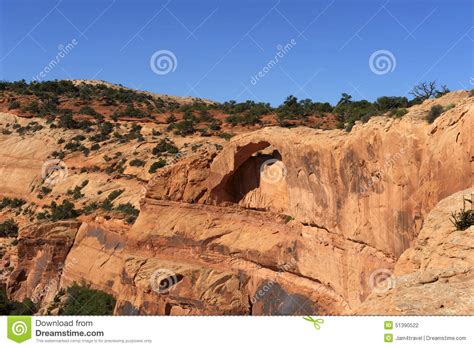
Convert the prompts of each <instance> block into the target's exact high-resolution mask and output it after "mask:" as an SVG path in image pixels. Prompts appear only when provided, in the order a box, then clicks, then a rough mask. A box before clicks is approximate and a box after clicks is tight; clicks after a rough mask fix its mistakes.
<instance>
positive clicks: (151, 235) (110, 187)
mask: <svg viewBox="0 0 474 348" xmlns="http://www.w3.org/2000/svg"><path fill="white" fill-rule="evenodd" d="M463 93H464V94H462V93H457V94H452V95H448V96H445V97H443V98H444V99H443V98H440V99H439V100H437V102H438V103H445V104H446V103H448V102H451V100H452V98H454V97H456V98H457V99H456V106H455V107H454V108H452V109H450V110H448V111H446V112H444V113H443V115H442V116H441V117H440V118H438V119H437V120H436V121H435V122H434V123H433V124H427V123H426V121H424V120H422V119H421V116H422V115H424V114H425V113H426V109H427V108H429V106H430V103H431V101H428V102H426V103H425V104H426V105H424V106H423V105H421V106H417V107H414V108H413V110H410V112H409V113H408V114H407V115H406V117H404V118H402V119H393V118H387V117H375V118H372V119H371V120H370V121H369V122H368V123H366V124H356V125H355V126H354V128H353V130H352V131H351V132H350V133H349V134H348V133H346V132H344V131H339V130H333V131H321V130H315V129H310V128H304V127H299V128H293V129H286V128H279V127H268V128H263V129H261V130H258V131H255V132H250V133H244V134H241V135H238V136H236V137H234V138H232V140H231V141H230V142H228V143H226V144H225V145H224V147H223V148H222V151H220V146H221V145H219V144H217V145H219V146H216V144H204V143H203V144H204V145H202V144H200V145H202V147H201V148H200V149H199V150H197V151H193V153H187V154H185V155H183V156H182V157H180V158H178V157H176V158H173V159H172V160H173V162H172V163H171V162H170V163H169V164H168V165H167V166H166V167H164V168H162V169H159V170H158V171H157V172H156V174H153V175H151V174H149V173H148V174H143V170H142V172H141V174H140V175H139V176H138V177H137V178H136V179H133V180H132V179H130V178H128V177H124V176H120V178H118V179H117V181H115V180H114V179H113V178H112V177H108V176H106V175H105V174H104V173H103V172H101V171H97V172H96V171H93V172H91V173H87V174H85V173H83V172H82V171H81V170H76V171H75V172H73V170H71V175H70V176H69V177H68V178H67V180H66V181H65V182H63V183H61V184H60V185H58V186H55V187H54V189H53V192H52V194H60V193H62V194H65V192H67V188H70V187H73V186H77V185H79V184H80V183H81V182H83V180H84V179H86V178H87V179H88V180H89V181H90V184H89V185H88V186H86V187H85V188H84V190H83V194H84V195H85V197H84V198H81V199H83V201H84V202H82V201H81V203H85V202H86V200H87V199H88V198H91V197H94V198H97V197H100V198H101V199H105V198H106V197H108V194H109V193H110V192H113V191H114V190H116V189H117V188H118V187H125V188H126V190H125V192H124V193H123V195H120V196H119V197H118V198H117V202H118V203H122V202H123V203H125V202H133V203H135V204H136V205H137V206H138V204H139V208H140V214H139V216H138V219H137V220H136V221H135V222H134V223H133V225H128V224H126V223H125V222H124V221H122V220H120V219H118V218H117V217H116V216H109V214H108V213H107V214H92V215H90V216H81V217H80V218H79V220H77V221H76V220H74V221H63V222H56V223H44V222H39V223H35V224H31V225H28V226H27V227H25V228H23V229H22V230H21V232H20V237H19V242H18V247H17V248H16V249H15V250H17V254H18V255H16V254H15V251H12V250H11V249H12V247H10V246H9V251H8V253H9V255H7V256H8V257H7V256H5V257H3V258H2V262H4V264H5V265H6V264H8V265H9V267H13V271H12V272H11V273H10V274H9V276H8V292H9V295H10V297H12V298H14V299H18V300H21V299H23V298H25V297H32V298H35V299H36V300H37V302H39V303H40V304H41V308H42V309H41V311H42V313H44V312H45V310H46V308H47V307H48V303H49V302H51V300H52V298H53V297H54V295H55V294H56V293H57V291H58V289H59V288H67V287H68V286H69V285H71V284H72V283H73V282H78V283H80V282H85V283H86V284H89V285H90V286H91V287H93V288H96V289H100V290H103V291H105V292H107V293H110V294H113V296H114V297H115V298H116V299H117V304H116V308H115V314H125V315H132V314H163V315H181V314H254V315H262V314H314V313H320V314H343V313H344V314H349V313H354V311H356V312H357V313H364V314H365V313H369V314H389V313H399V314H400V313H401V314H437V313H440V314H463V313H470V314H472V311H473V308H472V285H473V284H472V264H473V258H472V256H473V249H472V238H473V237H472V227H471V229H469V230H466V231H464V232H459V231H452V226H451V224H450V222H449V214H450V212H451V211H452V210H455V209H458V208H459V204H461V203H460V202H461V201H460V197H461V196H462V195H466V194H467V193H469V192H470V191H463V190H465V189H468V188H472V174H473V173H472V147H471V142H472V140H471V138H472V128H473V127H472V125H473V116H474V115H473V113H474V110H473V100H474V98H472V97H471V98H468V97H467V94H466V93H465V92H463ZM453 96H454V97H453ZM450 98H451V99H450ZM58 136H59V135H58ZM41 139H42V141H43V143H41V144H46V143H47V141H46V138H44V137H43V138H41ZM16 141H19V142H25V141H26V139H21V140H18V139H17V140H16ZM180 141H182V142H183V143H184V141H185V140H183V139H181V140H180ZM155 143H156V141H155ZM155 143H152V142H150V143H146V142H145V143H144V144H143V146H142V148H146V149H147V150H146V151H148V152H150V151H151V149H152V147H153V146H154V144H155ZM38 144H39V143H38ZM7 145H8V151H7V150H4V151H3V152H2V151H0V159H3V160H8V161H9V163H10V165H8V166H7V165H1V166H0V173H2V174H3V178H5V180H3V181H2V183H1V184H0V188H2V189H3V190H4V191H5V192H10V191H12V192H13V191H14V192H20V193H21V196H22V197H28V196H29V192H31V190H32V189H33V188H35V189H37V188H38V187H39V186H38V185H39V181H40V178H38V176H39V171H40V167H41V163H42V161H44V160H45V156H46V152H49V151H50V150H51V148H47V149H46V148H45V150H44V152H45V153H43V152H42V151H43V150H41V151H40V150H38V151H34V149H33V148H30V149H29V150H28V151H30V152H31V154H26V153H25V151H27V150H21V151H20V150H18V151H19V152H17V153H18V155H19V156H20V157H22V158H23V157H25V158H26V157H27V158H28V159H29V160H28V161H18V165H19V167H18V168H16V167H15V166H13V165H11V163H13V160H14V157H12V156H13V155H12V154H13V153H16V152H15V151H14V150H15V149H16V147H17V145H15V143H14V141H11V142H7ZM18 146H19V145H18ZM41 146H43V145H41ZM41 146H40V145H35V147H41ZM110 146H111V147H112V145H110ZM126 146H128V147H126ZM126 146H125V145H124V149H121V150H123V153H125V154H128V155H132V154H135V153H136V152H138V151H139V150H138V149H137V148H134V149H132V148H130V146H129V145H126ZM139 146H141V145H139ZM183 146H184V144H183ZM105 151H109V152H110V151H112V148H109V149H108V150H104V152H105ZM107 153H108V152H107ZM183 153H185V152H184V151H183ZM27 155H28V156H29V157H28V156H27ZM103 155H104V153H101V154H100V156H103ZM122 155H123V154H122ZM32 159H34V161H30V160H32ZM167 159H168V160H170V161H171V156H168V157H167ZM87 161H88V162H87V164H88V165H90V166H93V165H94V164H95V163H99V162H100V159H99V155H97V156H96V157H93V156H91V157H90V158H88V159H87ZM82 162H83V158H72V159H68V164H70V165H71V167H72V166H75V165H78V166H79V165H80V164H83V163H82ZM19 170H24V173H23V174H22V175H20V176H19V180H18V181H15V180H16V175H17V174H18V171H19ZM138 179H140V180H141V181H139V180H138ZM145 179H146V180H145ZM148 179H149V180H148ZM147 180H148V184H147V186H146V190H145V189H142V187H143V184H144V183H143V182H142V181H147ZM119 184H120V186H117V185H119ZM15 185H20V186H21V188H19V187H18V188H17V187H13V186H15ZM9 190H10V191H9ZM28 190H30V191H28ZM457 192H459V193H457ZM453 194H454V195H453ZM450 195H451V196H450ZM446 197H448V198H446ZM440 201H441V202H440ZM439 202H440V203H439ZM438 203H439V204H438ZM437 204H438V205H437ZM435 206H436V208H435V209H434V210H433V208H434V207H435ZM430 212H431V213H430ZM428 213H430V214H429V215H428ZM422 227H423V229H422ZM420 231H421V232H420ZM407 249H408V250H407ZM400 255H402V256H400ZM399 258H400V259H399ZM397 260H398V261H397ZM394 267H395V274H396V275H397V277H400V280H399V283H397V285H396V286H395V288H394V289H393V290H391V291H390V292H388V293H387V294H385V295H383V296H381V295H379V294H371V295H370V296H369V294H370V293H371V292H372V286H371V284H370V279H371V275H373V274H374V272H376V271H377V270H380V269H384V270H385V269H386V270H389V271H391V270H392V269H394ZM397 279H398V278H397ZM44 289H47V290H46V291H45V290H44ZM420 290H423V291H420ZM367 296H369V298H368V300H367V301H366V298H367ZM421 297H423V298H424V299H425V301H422V300H420V298H421ZM430 298H435V299H436V301H431V300H429V299H430ZM364 301H365V302H364ZM361 304H362V306H361Z"/></svg>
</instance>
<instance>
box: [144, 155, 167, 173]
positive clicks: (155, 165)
mask: <svg viewBox="0 0 474 348" xmlns="http://www.w3.org/2000/svg"><path fill="white" fill-rule="evenodd" d="M164 166H166V161H165V160H164V159H163V158H160V159H159V160H158V161H157V162H154V163H153V164H152V165H151V166H150V169H149V170H148V172H149V173H155V172H156V171H157V170H158V169H160V168H163V167H164Z"/></svg>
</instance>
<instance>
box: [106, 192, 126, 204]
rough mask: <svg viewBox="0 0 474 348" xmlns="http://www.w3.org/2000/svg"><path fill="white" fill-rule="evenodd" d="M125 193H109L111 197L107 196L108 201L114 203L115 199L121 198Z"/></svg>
mask: <svg viewBox="0 0 474 348" xmlns="http://www.w3.org/2000/svg"><path fill="white" fill-rule="evenodd" d="M124 191H125V190H114V191H112V192H110V193H109V195H108V196H107V199H108V200H109V201H111V202H112V201H113V200H114V199H115V198H117V197H118V196H120V195H121V194H122V193H123V192H124Z"/></svg>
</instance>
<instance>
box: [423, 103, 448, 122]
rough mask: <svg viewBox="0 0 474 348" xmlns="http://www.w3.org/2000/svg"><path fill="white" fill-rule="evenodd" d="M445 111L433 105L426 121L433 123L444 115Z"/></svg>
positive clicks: (437, 105) (439, 106)
mask: <svg viewBox="0 0 474 348" xmlns="http://www.w3.org/2000/svg"><path fill="white" fill-rule="evenodd" d="M443 111H444V109H443V107H442V106H441V105H439V104H436V105H433V106H432V107H431V109H430V111H429V112H428V115H426V120H427V121H428V123H433V122H434V121H435V120H436V119H437V118H438V117H439V116H440V115H441V114H442V113H443Z"/></svg>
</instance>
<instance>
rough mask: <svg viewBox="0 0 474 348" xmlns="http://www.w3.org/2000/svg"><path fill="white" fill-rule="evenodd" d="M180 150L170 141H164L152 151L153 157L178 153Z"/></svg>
mask: <svg viewBox="0 0 474 348" xmlns="http://www.w3.org/2000/svg"><path fill="white" fill-rule="evenodd" d="M178 152H179V150H178V148H177V147H176V145H175V144H174V143H173V142H172V141H169V140H166V139H162V140H161V141H160V142H159V143H158V144H157V145H156V146H155V147H154V148H153V150H152V153H153V155H155V156H156V155H160V154H162V153H172V154H174V153H178Z"/></svg>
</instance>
